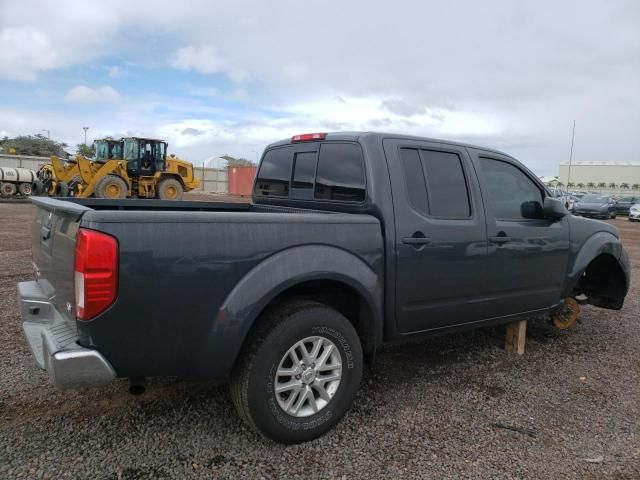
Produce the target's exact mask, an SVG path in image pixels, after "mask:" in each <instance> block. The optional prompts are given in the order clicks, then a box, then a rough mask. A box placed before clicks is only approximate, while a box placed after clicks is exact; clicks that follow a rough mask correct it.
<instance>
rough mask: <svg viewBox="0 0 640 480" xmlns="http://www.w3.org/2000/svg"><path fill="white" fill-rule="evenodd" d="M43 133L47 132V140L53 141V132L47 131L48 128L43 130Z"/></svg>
mask: <svg viewBox="0 0 640 480" xmlns="http://www.w3.org/2000/svg"><path fill="white" fill-rule="evenodd" d="M42 131H43V132H47V138H48V139H49V140H51V130H47V129H46V128H43V129H42Z"/></svg>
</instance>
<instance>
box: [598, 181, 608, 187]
mask: <svg viewBox="0 0 640 480" xmlns="http://www.w3.org/2000/svg"><path fill="white" fill-rule="evenodd" d="M598 188H607V184H606V183H604V182H600V183H598Z"/></svg>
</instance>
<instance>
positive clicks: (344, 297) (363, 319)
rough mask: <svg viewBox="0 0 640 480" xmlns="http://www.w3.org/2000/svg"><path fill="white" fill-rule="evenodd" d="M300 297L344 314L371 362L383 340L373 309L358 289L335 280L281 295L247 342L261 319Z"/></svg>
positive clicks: (312, 282)
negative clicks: (380, 336)
mask: <svg viewBox="0 0 640 480" xmlns="http://www.w3.org/2000/svg"><path fill="white" fill-rule="evenodd" d="M298 300H312V301H316V302H319V303H322V304H324V305H327V306H329V307H331V308H333V309H335V310H337V311H338V312H340V313H341V314H342V315H344V316H345V317H346V318H347V320H349V322H351V324H352V325H353V327H354V328H355V330H356V332H357V333H358V337H359V338H360V343H361V345H362V351H363V353H364V355H365V359H366V360H367V361H369V362H371V361H373V357H374V355H375V350H376V346H377V344H378V343H379V341H380V338H378V337H379V334H378V332H377V328H376V321H375V315H374V312H373V311H372V309H371V307H370V305H369V303H368V302H367V301H366V300H365V298H364V297H363V296H362V295H361V294H360V293H359V292H358V291H357V290H356V289H355V288H353V287H352V286H350V285H348V284H346V283H343V282H340V281H335V280H310V281H306V282H302V283H299V284H297V285H294V286H293V287H290V288H288V289H287V290H285V291H283V292H281V293H280V294H278V295H277V296H276V297H275V298H274V299H273V300H271V301H270V302H269V304H268V305H267V306H266V307H265V308H264V309H263V310H262V311H261V312H260V314H259V315H258V317H257V318H256V321H255V322H253V325H252V326H251V329H250V330H249V333H248V334H247V336H246V338H245V343H247V342H249V341H250V339H251V337H252V336H253V333H254V332H255V331H256V330H257V329H259V327H260V325H261V324H262V321H264V319H266V318H268V317H269V313H271V312H273V311H274V310H277V309H280V308H283V307H284V306H285V305H286V304H288V303H291V302H294V301H298Z"/></svg>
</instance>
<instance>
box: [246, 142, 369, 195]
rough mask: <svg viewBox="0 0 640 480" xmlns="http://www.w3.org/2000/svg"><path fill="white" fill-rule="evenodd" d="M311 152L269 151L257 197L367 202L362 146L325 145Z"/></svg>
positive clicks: (260, 171)
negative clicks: (365, 200)
mask: <svg viewBox="0 0 640 480" xmlns="http://www.w3.org/2000/svg"><path fill="white" fill-rule="evenodd" d="M309 147H311V145H310V146H309ZM317 147H319V150H318V149H317ZM309 149H310V150H313V151H307V152H305V151H296V150H297V149H296V147H293V146H292V147H284V148H275V149H273V150H268V151H267V153H265V156H264V158H263V160H262V164H261V165H260V170H259V172H258V178H257V180H256V186H255V194H256V195H258V196H272V197H289V198H291V199H298V200H314V199H315V200H330V201H331V200H333V201H343V202H362V201H364V199H365V190H366V188H365V185H366V183H365V173H364V158H363V155H362V149H361V148H360V145H358V144H354V143H321V144H315V145H314V148H309Z"/></svg>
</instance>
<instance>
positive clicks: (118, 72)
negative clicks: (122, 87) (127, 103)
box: [107, 65, 127, 78]
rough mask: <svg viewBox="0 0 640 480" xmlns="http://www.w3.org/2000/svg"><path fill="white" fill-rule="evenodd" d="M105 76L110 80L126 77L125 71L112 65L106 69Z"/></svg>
mask: <svg viewBox="0 0 640 480" xmlns="http://www.w3.org/2000/svg"><path fill="white" fill-rule="evenodd" d="M107 75H109V77H111V78H121V77H125V76H126V75H127V71H126V70H125V69H123V68H122V67H119V66H117V65H114V66H112V67H107Z"/></svg>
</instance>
